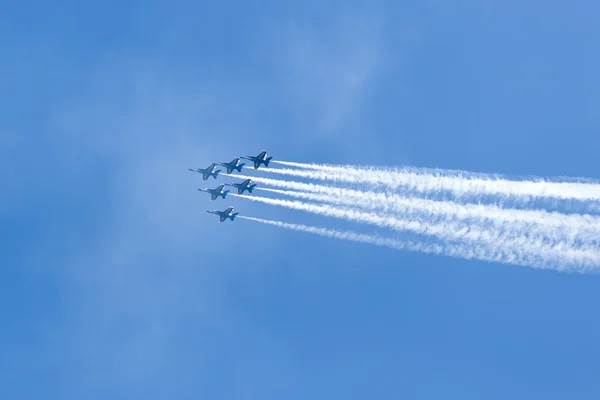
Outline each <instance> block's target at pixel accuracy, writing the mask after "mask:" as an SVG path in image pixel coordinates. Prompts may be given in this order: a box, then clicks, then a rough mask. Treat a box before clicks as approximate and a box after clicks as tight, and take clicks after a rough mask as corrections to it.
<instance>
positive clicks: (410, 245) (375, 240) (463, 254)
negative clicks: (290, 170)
mask: <svg viewBox="0 0 600 400" xmlns="http://www.w3.org/2000/svg"><path fill="white" fill-rule="evenodd" d="M238 218H241V219H245V220H249V221H255V222H260V223H263V224H267V225H272V226H277V227H280V228H285V229H291V230H294V231H299V232H306V233H312V234H316V235H319V236H324V237H329V238H334V239H341V240H349V241H353V242H359V243H366V244H373V245H376V246H384V247H390V248H393V249H397V250H408V251H414V252H421V253H427V254H436V255H444V256H450V257H454V258H463V259H477V260H482V261H488V262H499V261H501V262H503V263H505V264H512V265H523V264H522V263H521V262H519V260H517V259H513V258H511V257H506V256H502V250H500V251H499V252H497V253H488V254H484V253H483V252H481V251H477V250H469V249H465V248H463V247H459V246H456V245H448V244H429V243H418V242H412V241H401V240H396V239H390V238H383V237H380V236H373V235H365V234H361V233H355V232H349V231H338V230H335V229H326V228H319V227H314V226H308V225H300V224H291V223H287V222H281V221H273V220H267V219H262V218H254V217H247V216H239V217H238ZM500 258H502V259H501V260H500ZM529 266H531V267H534V268H544V269H558V270H564V268H561V267H559V268H557V267H556V266H552V265H550V264H547V263H545V262H541V261H539V260H533V261H532V262H531V263H530V264H529ZM576 270H577V268H574V269H572V270H571V271H576ZM579 272H586V271H585V269H582V270H580V271H579Z"/></svg>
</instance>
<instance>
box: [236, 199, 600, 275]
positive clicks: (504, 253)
mask: <svg viewBox="0 0 600 400" xmlns="http://www.w3.org/2000/svg"><path fill="white" fill-rule="evenodd" d="M234 196H235V197H241V198H244V199H248V200H252V201H256V202H262V203H265V204H270V205H277V206H282V207H287V208H291V209H296V210H303V211H308V212H311V213H314V214H319V215H325V216H330V217H337V218H341V219H345V220H348V221H356V222H362V223H368V224H372V225H376V226H379V227H383V228H391V229H394V230H406V231H411V232H414V233H418V234H421V235H428V236H434V237H438V238H440V239H442V240H449V241H464V240H466V241H469V242H471V243H465V244H464V245H462V246H459V247H458V248H459V249H461V250H460V251H462V253H460V254H464V255H465V256H464V257H462V258H469V257H466V255H468V254H476V255H477V256H473V257H475V258H480V259H489V258H490V257H491V258H492V259H493V260H494V261H499V262H509V263H516V264H521V265H530V266H539V265H541V264H540V263H542V264H549V265H554V266H555V268H556V269H559V270H567V269H573V270H575V269H589V270H594V269H597V268H598V267H600V253H599V252H598V251H595V250H585V251H584V250H577V249H572V248H568V247H567V246H564V245H562V244H558V245H556V246H547V245H545V244H544V243H541V242H539V241H535V240H530V239H528V238H518V239H511V240H507V239H503V238H502V237H497V235H494V234H493V233H490V232H488V231H485V230H483V231H482V230H479V229H478V228H477V227H475V226H472V227H465V226H460V225H457V224H452V223H430V222H425V223H423V222H420V221H408V220H402V219H398V218H394V217H383V216H380V215H376V214H372V213H365V212H360V211H356V210H353V209H345V208H336V207H332V206H329V205H315V204H309V203H303V202H299V201H289V200H279V199H270V198H266V197H255V196H246V195H235V194H234ZM482 257H483V258H482Z"/></svg>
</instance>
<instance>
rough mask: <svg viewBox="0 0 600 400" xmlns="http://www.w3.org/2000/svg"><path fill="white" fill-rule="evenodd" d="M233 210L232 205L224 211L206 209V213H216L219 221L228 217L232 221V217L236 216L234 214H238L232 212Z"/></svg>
mask: <svg viewBox="0 0 600 400" xmlns="http://www.w3.org/2000/svg"><path fill="white" fill-rule="evenodd" d="M232 211H233V207H228V208H227V209H226V210H225V211H216V210H215V211H207V213H210V214H216V215H218V216H219V222H223V221H225V220H226V219H230V220H231V221H233V219H234V218H235V217H236V215H238V214H239V213H234V212H232Z"/></svg>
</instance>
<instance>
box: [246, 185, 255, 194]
mask: <svg viewBox="0 0 600 400" xmlns="http://www.w3.org/2000/svg"><path fill="white" fill-rule="evenodd" d="M255 186H256V185H250V186H248V191H249V192H250V193H252V189H254V187H255Z"/></svg>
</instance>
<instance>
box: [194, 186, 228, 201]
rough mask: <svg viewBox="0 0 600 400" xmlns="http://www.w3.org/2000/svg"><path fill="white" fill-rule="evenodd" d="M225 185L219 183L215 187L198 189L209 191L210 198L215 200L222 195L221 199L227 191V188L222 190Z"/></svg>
mask: <svg viewBox="0 0 600 400" xmlns="http://www.w3.org/2000/svg"><path fill="white" fill-rule="evenodd" d="M224 187H225V185H219V186H217V187H216V188H215V189H198V190H199V191H201V192H206V193H210V197H211V200H216V199H217V197H222V198H223V199H224V198H225V196H227V193H229V190H223V188H224Z"/></svg>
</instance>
